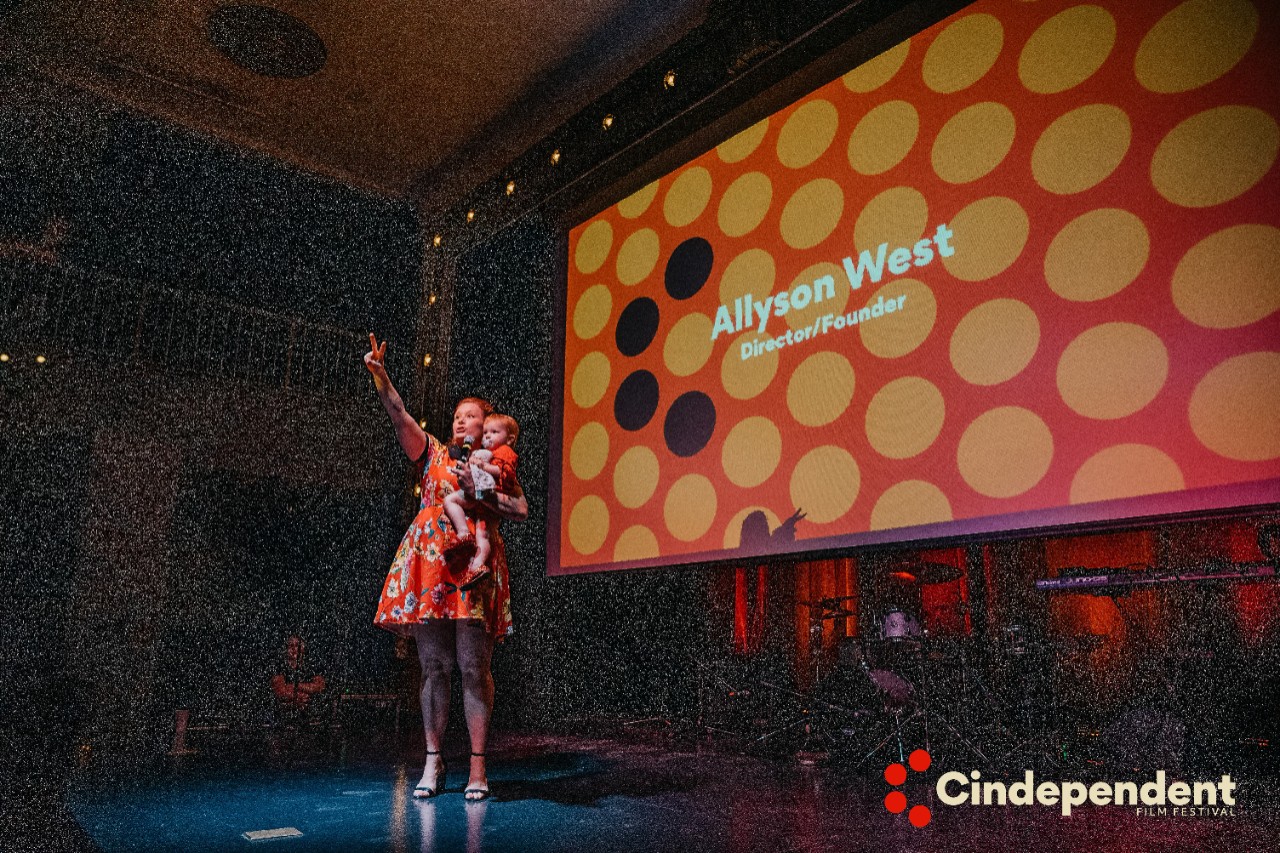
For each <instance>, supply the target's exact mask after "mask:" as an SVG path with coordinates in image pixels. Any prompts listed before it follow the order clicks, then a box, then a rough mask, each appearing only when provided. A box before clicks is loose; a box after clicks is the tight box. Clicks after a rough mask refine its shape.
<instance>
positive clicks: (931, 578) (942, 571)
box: [913, 562, 964, 586]
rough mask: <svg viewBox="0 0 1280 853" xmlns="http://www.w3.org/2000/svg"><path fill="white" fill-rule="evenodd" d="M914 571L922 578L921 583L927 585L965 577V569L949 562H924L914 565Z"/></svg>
mask: <svg viewBox="0 0 1280 853" xmlns="http://www.w3.org/2000/svg"><path fill="white" fill-rule="evenodd" d="M913 571H914V573H915V575H916V577H918V578H919V579H920V583H922V584H924V585H925V586H931V585H933V584H935V583H950V582H952V581H958V580H960V579H961V578H962V577H964V569H962V568H960V567H959V566H952V565H949V564H947V563H928V562H922V563H920V564H919V565H918V566H915V567H913Z"/></svg>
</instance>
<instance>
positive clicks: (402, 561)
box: [373, 435, 512, 639]
mask: <svg viewBox="0 0 1280 853" xmlns="http://www.w3.org/2000/svg"><path fill="white" fill-rule="evenodd" d="M451 464H452V461H451V460H450V459H449V452H448V448H447V447H446V446H445V445H444V444H441V443H440V442H439V441H438V440H437V439H436V438H434V437H433V436H430V435H428V436H427V462H426V464H425V465H424V466H423V469H422V504H421V506H420V507H419V509H418V515H417V516H416V517H415V518H414V519H413V524H411V525H409V530H408V532H407V533H405V535H404V539H402V540H401V541H400V547H399V549H397V550H396V557H395V559H394V560H393V561H392V563H391V571H389V572H388V573H387V580H386V583H384V584H383V586H382V597H381V598H380V599H379V600H378V610H377V613H376V614H375V615H374V619H373V621H374V624H375V625H378V626H380V627H382V628H386V629H387V630H390V631H395V632H397V633H407V632H408V626H409V625H412V624H414V623H416V622H425V621H426V620H428V619H480V620H482V621H483V622H484V623H485V624H486V625H487V626H488V627H489V632H490V634H492V635H493V636H494V637H495V638H497V639H501V638H502V637H505V636H506V635H508V634H510V633H511V632H512V625H511V590H510V586H509V581H510V576H509V575H508V572H507V558H506V551H505V549H504V547H503V543H502V536H501V534H500V533H499V532H498V524H497V523H496V522H489V525H490V526H489V542H490V550H489V569H490V572H489V575H488V577H486V578H485V580H483V581H482V582H481V583H480V584H478V585H477V586H474V587H472V588H471V589H469V590H466V591H464V590H460V589H458V586H457V585H458V583H460V582H461V579H462V575H464V574H465V573H466V563H465V562H464V563H462V564H461V565H459V566H457V572H456V573H455V572H454V571H453V570H452V569H451V568H450V567H449V565H448V564H447V563H446V562H445V559H444V549H445V543H446V541H450V542H451V541H452V540H453V535H452V533H453V529H452V526H451V525H450V524H449V517H448V516H447V515H445V513H444V499H445V496H446V495H448V494H449V493H450V492H452V491H454V490H455V489H457V488H458V480H457V478H456V477H455V476H454V475H453V472H452V471H451V470H450V466H451ZM469 523H470V524H472V525H474V523H475V522H472V521H469ZM482 523H484V522H482Z"/></svg>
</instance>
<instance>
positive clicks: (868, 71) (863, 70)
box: [840, 39, 911, 94]
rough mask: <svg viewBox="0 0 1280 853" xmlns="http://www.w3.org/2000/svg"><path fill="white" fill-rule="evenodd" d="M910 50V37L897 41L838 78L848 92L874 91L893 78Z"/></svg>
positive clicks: (863, 92)
mask: <svg viewBox="0 0 1280 853" xmlns="http://www.w3.org/2000/svg"><path fill="white" fill-rule="evenodd" d="M910 50H911V39H907V40H906V41H904V42H899V43H898V44H896V45H894V46H893V47H891V48H889V49H888V50H886V51H885V52H884V53H882V54H880V55H879V56H877V57H875V58H874V59H868V60H867V61H866V62H864V63H862V64H861V65H859V66H858V67H857V68H855V69H853V70H852V71H850V72H849V73H848V74H846V75H844V77H842V78H840V79H841V81H842V82H843V83H844V87H845V88H846V89H848V90H849V91H850V92H859V93H862V94H865V93H867V92H874V91H875V90H876V89H879V88H880V87H881V86H883V85H884V84H885V83H888V82H889V81H890V80H892V79H893V75H895V74H897V73H898V69H900V68H902V63H904V62H906V61H907V53H908V51H910Z"/></svg>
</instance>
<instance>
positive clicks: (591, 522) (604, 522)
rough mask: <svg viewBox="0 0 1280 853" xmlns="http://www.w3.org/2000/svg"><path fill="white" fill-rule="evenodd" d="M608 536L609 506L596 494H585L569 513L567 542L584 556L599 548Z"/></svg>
mask: <svg viewBox="0 0 1280 853" xmlns="http://www.w3.org/2000/svg"><path fill="white" fill-rule="evenodd" d="M608 536H609V507H608V506H606V505H605V502H604V501H603V500H601V499H600V498H599V497H598V496H596V495H587V496H586V497H584V498H583V499H582V500H580V501H578V502H577V503H576V504H574V507H573V511H572V512H570V513H569V544H570V545H572V546H573V550H575V551H577V552H578V553H579V554H582V555H583V556H586V555H588V554H594V553H595V552H596V551H599V550H600V546H601V545H603V544H604V540H605V539H607V538H608Z"/></svg>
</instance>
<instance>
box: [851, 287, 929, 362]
mask: <svg viewBox="0 0 1280 853" xmlns="http://www.w3.org/2000/svg"><path fill="white" fill-rule="evenodd" d="M902 296H905V297H906V298H905V299H903V300H902V301H901V304H902V307H901V308H900V309H898V310H895V311H894V312H893V313H892V314H884V315H882V316H879V317H872V318H871V319H869V320H867V321H866V322H861V321H860V322H859V323H858V335H859V336H860V337H861V338H862V345H863V346H864V347H866V348H867V351H868V352H870V353H871V354H872V355H878V356H880V358H900V357H902V356H904V355H906V354H907V353H909V352H911V351H913V350H914V349H915V348H916V347H918V346H920V344H922V343H924V341H925V338H927V337H929V333H930V332H931V331H933V324H934V321H936V320H937V318H938V301H937V300H936V299H935V298H934V296H933V291H932V290H930V289H929V286H928V285H927V284H925V283H924V282H922V281H919V280H918V279H914V278H899V279H895V280H894V281H891V282H889V283H888V284H886V285H885V286H884V287H881V288H880V289H879V290H877V291H876V296H875V298H874V299H868V300H867V306H874V305H875V304H876V303H877V301H878V300H880V299H883V300H884V301H885V302H889V301H890V300H897V299H898V298H899V297H902ZM859 317H861V309H859Z"/></svg>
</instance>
